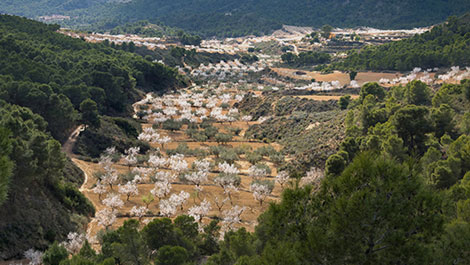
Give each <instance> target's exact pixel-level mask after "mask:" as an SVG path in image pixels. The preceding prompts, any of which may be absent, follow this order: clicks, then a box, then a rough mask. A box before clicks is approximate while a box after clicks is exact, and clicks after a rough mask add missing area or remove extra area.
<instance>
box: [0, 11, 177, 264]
mask: <svg viewBox="0 0 470 265" xmlns="http://www.w3.org/2000/svg"><path fill="white" fill-rule="evenodd" d="M58 28H59V26H57V25H46V24H42V23H39V22H35V21H31V20H27V19H24V18H20V17H15V16H8V15H2V16H0V36H1V37H0V55H1V56H0V147H1V148H0V149H1V150H0V203H1V207H0V214H1V217H0V231H1V232H0V250H1V251H0V258H1V259H5V258H11V257H14V256H16V255H21V254H22V252H23V251H25V250H26V249H25V248H26V247H28V246H31V245H37V246H38V247H41V246H42V247H44V246H47V245H48V244H50V243H52V242H53V241H55V240H61V239H63V238H64V236H65V235H66V234H67V233H68V232H69V231H73V230H76V229H77V228H78V227H83V225H86V223H87V219H86V216H89V215H92V214H93V212H94V209H93V207H92V206H91V204H89V202H88V201H87V200H86V198H85V197H84V196H83V195H82V194H81V193H80V192H79V191H78V189H77V187H78V186H79V185H80V184H81V182H82V181H83V173H81V171H80V170H79V169H77V168H76V167H75V166H74V165H73V164H72V163H71V161H70V160H68V159H66V158H65V155H64V154H63V153H62V152H61V145H60V143H59V141H60V142H63V141H65V140H66V139H67V137H68V135H69V134H70V133H71V131H72V130H73V129H74V128H75V127H76V126H77V125H78V124H82V123H83V124H86V125H87V126H88V127H87V130H86V131H87V132H88V134H90V133H92V132H95V135H96V134H99V132H100V130H99V128H102V127H103V126H107V127H108V128H114V127H112V126H110V124H109V122H110V121H111V122H112V123H113V124H117V125H114V126H117V128H118V129H119V128H121V130H122V131H125V130H124V129H126V130H130V129H129V126H130V125H129V122H128V121H127V120H126V119H124V118H121V119H118V118H106V116H105V115H112V116H129V113H131V111H132V108H131V103H133V102H135V101H136V100H137V99H138V98H139V97H140V96H141V94H142V92H139V91H141V90H142V91H155V92H162V91H165V90H168V89H173V88H177V87H180V86H183V85H185V81H184V80H182V79H181V77H180V76H179V75H178V74H177V72H176V70H174V69H172V68H168V67H166V66H163V65H161V64H156V63H152V62H149V61H147V60H145V59H143V58H142V57H141V56H139V55H136V54H133V53H129V52H125V51H122V50H120V49H114V48H111V47H108V46H106V45H105V44H90V43H86V42H85V41H83V40H80V39H73V38H70V37H67V36H64V35H62V34H59V33H56V30H57V29H58ZM101 120H102V121H101ZM118 125H119V126H118ZM122 128H124V129H122ZM139 129H140V127H139ZM105 133H107V132H102V134H101V136H102V137H105V136H103V134H105ZM107 137H108V138H109V139H112V138H111V136H110V135H107ZM99 139H103V138H99ZM123 139H124V140H125V139H126V138H125V137H123ZM85 140H86V139H85ZM85 140H83V141H85ZM124 140H121V141H124ZM83 141H82V142H81V144H80V145H79V146H80V147H81V148H82V149H81V152H82V153H84V154H86V155H89V153H91V152H92V150H91V151H90V149H91V148H92V147H93V148H95V149H96V148H97V146H96V143H94V142H93V143H89V142H86V141H85V142H83ZM103 141H104V140H103ZM105 143H106V142H105ZM107 144H108V145H112V144H113V142H107ZM123 144H125V142H124V143H123ZM90 145H93V146H90ZM121 145H122V144H121ZM98 147H99V148H103V149H105V148H107V147H109V146H98ZM123 148H124V147H123ZM100 151H101V150H100Z"/></svg>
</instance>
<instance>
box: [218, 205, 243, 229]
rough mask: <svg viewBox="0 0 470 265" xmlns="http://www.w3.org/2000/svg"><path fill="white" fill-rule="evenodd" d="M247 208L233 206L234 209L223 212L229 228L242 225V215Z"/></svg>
mask: <svg viewBox="0 0 470 265" xmlns="http://www.w3.org/2000/svg"><path fill="white" fill-rule="evenodd" d="M245 209H246V208H245V207H244V206H243V207H240V206H238V205H235V206H233V207H232V208H230V209H228V210H225V211H224V212H223V222H224V223H226V224H227V225H228V226H229V227H233V225H234V224H239V223H241V215H242V213H243V212H244V211H245Z"/></svg>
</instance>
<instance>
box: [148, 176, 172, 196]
mask: <svg viewBox="0 0 470 265" xmlns="http://www.w3.org/2000/svg"><path fill="white" fill-rule="evenodd" d="M170 192H171V183H170V182H169V181H168V180H163V181H157V182H155V187H154V188H153V189H152V190H151V191H150V193H152V194H153V195H154V196H155V197H157V198H158V199H160V200H161V199H162V198H165V197H166V196H167V195H168V194H170Z"/></svg>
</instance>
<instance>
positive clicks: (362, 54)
mask: <svg viewBox="0 0 470 265" xmlns="http://www.w3.org/2000/svg"><path fill="white" fill-rule="evenodd" d="M456 65H458V66H470V13H467V14H466V15H464V16H462V17H459V18H456V17H451V18H449V20H448V21H447V22H446V23H444V24H442V25H439V26H436V27H434V28H433V29H432V30H431V31H429V32H426V33H424V34H421V35H416V36H414V37H412V38H410V39H405V40H401V41H398V42H393V43H389V44H385V45H380V46H368V47H365V48H364V49H362V50H359V51H353V52H352V53H351V54H350V55H349V56H348V58H347V59H346V60H345V61H344V62H342V63H340V64H339V65H337V66H336V67H338V68H342V69H356V70H399V71H406V70H412V69H413V68H414V67H421V68H425V69H427V68H434V67H450V66H456Z"/></svg>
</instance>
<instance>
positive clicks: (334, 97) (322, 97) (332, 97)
mask: <svg viewBox="0 0 470 265" xmlns="http://www.w3.org/2000/svg"><path fill="white" fill-rule="evenodd" d="M342 96H343V95H306V96H294V97H297V98H306V99H313V100H322V101H326V100H339V99H340V98H341V97H342ZM349 96H351V98H352V99H357V98H359V95H352V94H351V95H349Z"/></svg>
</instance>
